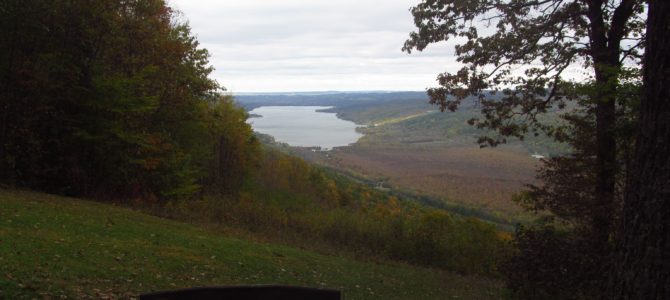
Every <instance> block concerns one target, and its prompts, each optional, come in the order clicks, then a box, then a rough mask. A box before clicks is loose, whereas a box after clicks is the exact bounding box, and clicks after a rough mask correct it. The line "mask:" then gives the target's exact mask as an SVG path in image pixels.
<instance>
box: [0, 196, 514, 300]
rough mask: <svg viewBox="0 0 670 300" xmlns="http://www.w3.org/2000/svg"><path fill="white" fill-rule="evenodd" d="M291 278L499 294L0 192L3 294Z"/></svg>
mask: <svg viewBox="0 0 670 300" xmlns="http://www.w3.org/2000/svg"><path fill="white" fill-rule="evenodd" d="M235 284H290V285H299V286H310V287H324V288H335V289H340V290H342V291H343V294H344V297H345V299H497V298H500V297H501V296H500V295H501V293H502V288H501V285H500V283H499V282H497V281H495V280H491V279H487V278H480V277H467V276H461V275H458V274H453V273H450V272H446V271H439V270H431V269H427V268H418V267H412V266H407V265H402V264H379V263H374V262H362V261H357V260H353V259H349V258H345V257H338V256H326V255H321V254H318V253H315V252H311V251H307V250H301V249H297V248H290V247H286V246H280V245H272V244H263V243H257V242H250V241H245V240H240V239H235V238H230V237H226V236H224V235H222V234H221V233H219V232H216V231H211V230H205V229H201V228H198V227H195V226H192V225H188V224H184V223H179V222H175V221H171V220H166V219H161V218H157V217H153V216H149V215H146V214H143V213H140V212H136V211H133V210H129V209H126V208H121V207H116V206H112V205H107V204H103V203H97V202H92V201H84V200H79V199H72V198H65V197H58V196H52V195H47V194H43V193H36V192H28V191H17V190H6V189H0V299H17V298H18V299H22V298H59V297H60V298H63V297H67V298H75V299H80V298H96V299H97V298H131V297H133V296H136V295H138V294H141V293H144V292H150V291H158V290H169V289H177V288H186V287H195V286H212V285H235Z"/></svg>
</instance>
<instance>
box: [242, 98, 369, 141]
mask: <svg viewBox="0 0 670 300" xmlns="http://www.w3.org/2000/svg"><path fill="white" fill-rule="evenodd" d="M328 108H330V107H328V106H263V107H259V108H256V109H254V110H252V111H250V112H249V113H250V114H252V115H260V116H261V117H258V118H250V119H249V123H250V124H251V126H252V127H253V128H254V130H255V131H258V132H260V133H265V134H269V135H271V136H273V137H274V138H275V140H277V141H278V142H283V143H287V144H289V145H291V146H299V147H321V148H322V149H331V148H333V147H340V146H347V145H349V144H353V143H355V142H356V141H358V139H359V138H360V137H361V136H362V134H360V133H358V132H356V127H357V126H356V124H355V123H353V122H350V121H345V120H342V119H338V118H337V116H336V115H335V114H334V113H327V112H319V111H317V110H323V109H328Z"/></svg>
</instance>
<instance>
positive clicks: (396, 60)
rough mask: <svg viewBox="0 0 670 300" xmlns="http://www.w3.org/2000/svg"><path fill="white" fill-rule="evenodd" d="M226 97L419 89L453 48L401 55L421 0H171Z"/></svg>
mask: <svg viewBox="0 0 670 300" xmlns="http://www.w3.org/2000/svg"><path fill="white" fill-rule="evenodd" d="M169 3H170V5H171V6H173V7H174V8H176V9H178V10H180V11H181V12H182V13H183V18H185V19H186V20H188V22H189V23H190V25H191V27H192V33H193V34H194V35H195V36H196V37H197V38H198V40H199V41H200V43H201V45H202V46H203V47H204V48H207V49H208V50H209V52H210V54H211V59H210V61H211V63H212V65H213V66H214V67H215V68H216V71H215V72H214V74H213V77H214V78H215V79H216V80H217V81H219V83H220V84H222V85H223V86H225V87H226V88H228V90H229V91H232V92H234V93H235V92H281V91H326V90H337V91H353V90H424V89H425V88H426V87H429V86H434V85H435V77H436V75H437V74H438V73H441V72H444V71H454V70H456V69H458V65H457V64H456V62H455V59H454V57H453V45H451V46H447V45H444V44H442V45H435V46H432V47H429V48H428V49H427V50H425V51H424V52H423V53H412V54H411V55H409V54H407V53H404V52H402V51H401V50H400V49H401V48H402V45H403V43H404V42H405V40H406V39H407V37H408V34H409V32H410V31H412V30H414V24H413V23H412V16H411V14H410V12H409V8H410V7H411V6H413V5H415V4H417V3H419V0H335V1H333V0H328V1H326V0H276V1H273V0H244V1H237V0H235V1H233V0H230V1H228V0H170V1H169Z"/></svg>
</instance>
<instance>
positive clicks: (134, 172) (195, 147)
mask: <svg viewBox="0 0 670 300" xmlns="http://www.w3.org/2000/svg"><path fill="white" fill-rule="evenodd" d="M0 14H1V16H0V22H2V24H0V39H2V40H1V42H0V78H1V79H2V84H1V88H0V93H2V94H1V95H0V99H1V100H2V103H1V105H2V115H1V116H0V129H1V130H0V178H2V180H3V181H4V182H8V183H13V184H18V185H22V186H27V187H33V188H37V189H42V190H46V191H51V192H56V193H61V194H68V195H86V196H94V197H96V198H135V197H141V198H145V199H176V198H184V197H190V196H193V195H195V194H197V193H199V192H201V191H203V188H204V187H206V186H208V185H210V186H211V184H213V183H215V182H216V184H217V186H220V187H222V188H224V187H225V188H226V189H229V188H233V187H235V186H236V185H238V183H239V182H238V181H239V180H242V179H243V178H244V176H245V174H246V173H247V171H248V170H249V168H250V164H252V160H253V157H254V155H255V151H256V150H255V149H256V148H257V145H256V143H255V142H254V139H253V136H252V134H251V131H250V129H249V128H248V126H246V125H245V124H244V118H245V115H244V112H243V111H242V110H240V109H238V108H236V107H235V106H233V104H232V103H231V101H230V98H229V97H227V96H224V95H222V94H221V92H222V90H221V88H220V87H219V86H218V84H217V83H216V82H215V81H214V80H212V79H210V78H209V77H208V75H209V74H210V72H211V71H212V68H211V67H210V66H209V65H208V53H207V51H206V50H204V49H201V48H199V47H198V42H197V41H196V39H195V38H194V37H193V35H192V34H191V32H190V29H189V26H188V24H186V23H183V22H181V21H179V19H178V14H177V13H176V12H174V11H173V10H172V9H171V8H169V7H167V6H166V4H165V2H164V1H160V0H142V1H120V0H105V1H95V2H89V1H13V0H11V1H3V2H2V4H1V7H0ZM73 16H76V17H73ZM220 154H226V155H220ZM222 168H223V169H225V170H226V171H225V172H222V171H221V170H222ZM231 174H235V176H232V175H231Z"/></svg>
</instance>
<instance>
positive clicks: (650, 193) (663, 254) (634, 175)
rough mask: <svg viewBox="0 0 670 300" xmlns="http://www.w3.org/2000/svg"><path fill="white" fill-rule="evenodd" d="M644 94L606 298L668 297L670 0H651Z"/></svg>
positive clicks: (669, 236)
mask: <svg viewBox="0 0 670 300" xmlns="http://www.w3.org/2000/svg"><path fill="white" fill-rule="evenodd" d="M648 12H649V15H648V19H647V35H646V38H647V45H646V50H645V58H644V59H645V60H644V95H643V98H642V105H641V110H640V126H639V128H640V129H639V130H640V131H639V135H638V140H637V144H636V147H637V148H636V151H635V157H634V161H633V169H632V170H631V172H630V173H629V174H628V182H627V186H626V193H625V198H624V211H623V220H622V222H623V223H622V231H621V236H620V238H619V239H618V247H617V253H616V257H615V260H614V263H615V269H614V272H612V273H610V274H611V275H610V285H609V295H607V296H606V298H607V299H670V64H669V63H670V61H669V57H670V55H669V53H670V34H668V32H670V18H669V17H668V16H670V1H667V0H655V1H649V10H648Z"/></svg>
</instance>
